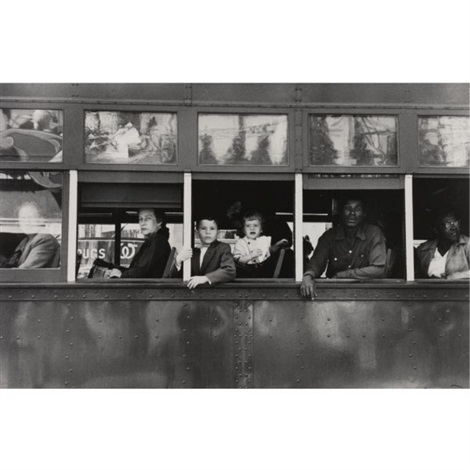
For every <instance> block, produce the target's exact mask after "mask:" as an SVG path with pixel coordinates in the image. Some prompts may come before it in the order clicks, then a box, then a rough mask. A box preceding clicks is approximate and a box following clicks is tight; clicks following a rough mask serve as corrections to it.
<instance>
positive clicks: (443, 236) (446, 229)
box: [416, 211, 470, 279]
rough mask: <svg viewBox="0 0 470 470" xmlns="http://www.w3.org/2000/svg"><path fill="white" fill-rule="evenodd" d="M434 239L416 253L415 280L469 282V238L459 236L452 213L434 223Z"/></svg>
mask: <svg viewBox="0 0 470 470" xmlns="http://www.w3.org/2000/svg"><path fill="white" fill-rule="evenodd" d="M434 232H435V234H436V238H435V239H433V240H428V241H427V242H424V243H422V244H421V245H419V246H418V248H417V250H416V271H417V275H416V277H417V278H438V279H469V278H470V239H469V238H468V237H467V236H465V235H462V234H461V233H460V220H459V219H458V218H457V217H456V215H455V213H454V212H452V211H442V212H439V213H438V214H437V215H436V217H435V220H434Z"/></svg>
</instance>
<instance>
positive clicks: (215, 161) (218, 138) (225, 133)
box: [199, 114, 288, 165]
mask: <svg viewBox="0 0 470 470" xmlns="http://www.w3.org/2000/svg"><path fill="white" fill-rule="evenodd" d="M199 163H201V164H204V165H287V164H288V152H287V116H286V115H243V114H201V115H199Z"/></svg>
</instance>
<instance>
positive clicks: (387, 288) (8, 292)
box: [0, 280, 469, 302]
mask: <svg viewBox="0 0 470 470" xmlns="http://www.w3.org/2000/svg"><path fill="white" fill-rule="evenodd" d="M316 284H317V300H319V301H320V300H329V301H338V300H377V301H387V300H401V301H406V300H411V301H421V302H436V301H447V300H452V301H456V300H465V301H467V302H468V299H469V291H468V283H466V282H455V283H454V282H448V281H436V282H433V281H429V282H426V281H424V282H419V281H417V282H409V283H406V282H402V281H391V280H385V281H384V282H381V281H376V282H367V283H365V282H357V281H351V282H350V281H344V282H339V281H334V280H325V281H318V282H317V283H316ZM33 296H34V297H33ZM29 299H35V300H36V301H39V300H40V301H49V300H50V301H75V302H79V301H82V300H89V301H92V300H93V301H101V300H110V301H111V300H240V299H244V300H273V301H274V300H300V299H301V296H300V292H299V284H296V283H294V282H288V281H279V282H266V281H265V282H253V283H249V282H243V283H242V282H240V283H239V282H234V283H229V284H225V285H224V286H220V287H217V288H215V289H211V288H202V289H197V290H193V291H190V290H188V289H187V288H186V286H185V284H183V283H182V282H175V281H173V280H168V282H166V280H163V281H158V282H156V281H155V280H148V281H146V282H145V281H143V280H139V281H136V282H128V281H124V280H119V281H115V280H110V281H107V282H101V283H96V282H87V281H84V282H77V283H75V284H51V285H38V284H36V285H34V284H6V283H5V284H0V302H8V301H14V302H18V301H23V300H29Z"/></svg>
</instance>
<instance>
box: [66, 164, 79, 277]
mask: <svg viewBox="0 0 470 470" xmlns="http://www.w3.org/2000/svg"><path fill="white" fill-rule="evenodd" d="M68 199H69V201H68V202H69V207H68V218H69V220H68V233H67V236H68V250H67V282H75V271H76V266H75V265H76V262H77V220H78V214H77V212H78V172H77V170H70V171H69V198H68Z"/></svg>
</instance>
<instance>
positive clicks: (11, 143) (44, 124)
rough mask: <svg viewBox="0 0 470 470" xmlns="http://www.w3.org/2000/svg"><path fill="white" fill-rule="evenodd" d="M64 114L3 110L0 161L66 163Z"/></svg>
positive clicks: (38, 110) (0, 127)
mask: <svg viewBox="0 0 470 470" xmlns="http://www.w3.org/2000/svg"><path fill="white" fill-rule="evenodd" d="M62 127H63V116H62V111H58V110H52V109H5V108H3V109H0V161H34V162H61V161H62Z"/></svg>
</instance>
